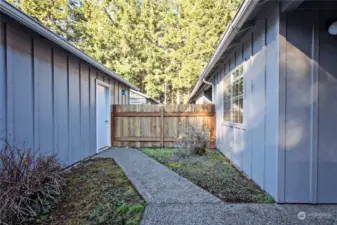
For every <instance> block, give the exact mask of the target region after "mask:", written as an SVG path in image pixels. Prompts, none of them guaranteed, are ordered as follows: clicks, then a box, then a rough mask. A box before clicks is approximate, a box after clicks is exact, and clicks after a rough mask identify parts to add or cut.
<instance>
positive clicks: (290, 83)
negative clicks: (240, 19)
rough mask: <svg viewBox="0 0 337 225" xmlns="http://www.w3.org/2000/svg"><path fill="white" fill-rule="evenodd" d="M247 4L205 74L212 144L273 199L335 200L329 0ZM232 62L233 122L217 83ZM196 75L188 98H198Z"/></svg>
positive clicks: (335, 81) (336, 14)
mask: <svg viewBox="0 0 337 225" xmlns="http://www.w3.org/2000/svg"><path fill="white" fill-rule="evenodd" d="M254 7H255V8H254V10H253V11H252V12H251V15H250V16H249V17H248V19H247V21H245V23H244V25H243V27H250V28H249V29H248V31H247V32H245V33H244V32H242V30H243V29H242V28H241V29H240V31H239V33H238V34H237V36H236V37H235V39H234V41H231V43H230V44H229V45H228V47H226V48H225V50H224V52H223V53H221V54H222V55H221V56H220V57H219V59H217V61H216V62H215V65H214V66H212V67H211V68H210V69H208V71H210V72H209V73H208V74H206V78H207V79H206V80H211V81H212V82H213V83H214V92H215V99H214V102H213V103H214V104H215V108H216V113H217V114H216V123H217V124H216V127H217V148H218V149H219V150H220V151H221V152H223V153H224V154H225V155H226V156H227V157H228V158H229V159H230V160H231V161H232V162H233V163H234V164H235V165H236V166H237V167H238V168H239V169H240V170H242V171H243V172H244V173H246V174H247V175H248V176H249V177H251V178H252V179H253V180H254V181H255V182H256V183H257V184H258V185H259V186H260V187H262V188H263V189H264V190H266V191H267V192H268V193H269V194H271V195H272V196H273V197H274V198H275V200H276V201H277V202H279V203H283V202H288V203H337V191H336V190H337V179H336V174H337V148H336V146H337V138H336V133H337V122H336V121H337V120H336V116H337V104H336V103H337V102H336V96H337V36H333V35H330V34H329V33H328V27H329V25H331V24H332V22H334V21H336V20H337V1H284V2H283V1H267V2H266V1H265V2H260V3H256V5H255V6H254ZM234 31H235V29H233V30H231V31H229V32H234ZM242 33H244V34H242ZM227 36H230V35H227ZM219 51H220V50H219V49H217V51H216V52H219ZM213 58H216V57H213ZM240 65H244V66H245V68H246V70H245V73H244V100H243V105H244V119H243V124H236V123H231V122H227V121H224V82H223V81H224V79H225V77H226V76H229V74H230V73H231V71H234V70H235V69H236V68H237V67H238V66H240ZM205 71H207V70H205ZM204 78H205V77H204ZM202 79H203V78H200V80H202ZM200 80H199V83H198V84H199V86H200V87H199V86H196V87H198V89H197V91H196V92H195V93H196V94H195V95H192V96H191V97H190V102H197V101H198V99H199V98H200V97H201V96H202V95H199V94H198V93H201V92H200V90H202V89H203V84H201V85H200V83H201V82H200Z"/></svg>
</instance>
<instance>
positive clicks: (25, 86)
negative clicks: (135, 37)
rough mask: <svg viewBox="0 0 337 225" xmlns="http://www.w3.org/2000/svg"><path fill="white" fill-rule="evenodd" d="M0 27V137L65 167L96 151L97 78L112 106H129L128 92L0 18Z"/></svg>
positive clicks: (62, 51)
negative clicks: (51, 156) (48, 155)
mask: <svg viewBox="0 0 337 225" xmlns="http://www.w3.org/2000/svg"><path fill="white" fill-rule="evenodd" d="M0 24H1V32H0V41H1V42H0V105H1V107H0V135H1V136H0V137H2V138H6V139H8V140H10V141H11V142H13V143H16V144H19V145H20V144H23V143H26V145H27V146H30V147H33V148H35V149H37V148H39V149H40V151H41V153H57V154H58V157H59V159H60V160H61V162H62V163H63V164H64V165H70V164H72V163H74V162H77V161H78V160H81V159H83V158H86V157H88V156H90V155H92V154H94V153H96V105H95V104H96V103H95V101H96V100H95V88H96V79H98V80H101V81H104V82H106V83H108V84H110V87H111V95H112V98H111V104H128V99H129V96H128V95H129V88H128V87H127V86H125V85H124V84H121V83H120V82H118V81H116V80H114V79H113V78H111V77H110V76H108V75H106V74H105V73H103V72H102V71H99V70H97V69H96V68H94V67H92V66H91V65H89V64H87V63H86V62H84V61H82V60H81V59H79V58H78V57H76V56H74V55H72V54H71V53H69V52H66V51H65V50H63V49H61V48H60V47H58V46H56V45H55V44H53V43H51V42H50V41H48V40H46V39H44V38H42V37H41V36H39V35H37V34H36V33H34V32H33V31H31V30H30V29H28V28H26V27H24V26H22V25H20V24H19V23H17V22H15V21H14V20H12V19H10V18H8V17H7V16H5V15H3V14H0ZM122 89H126V90H127V95H126V96H122V95H121V93H120V92H121V90H122ZM117 90H118V92H117ZM116 95H118V98H116V97H115V96H116Z"/></svg>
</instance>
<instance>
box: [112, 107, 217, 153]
mask: <svg viewBox="0 0 337 225" xmlns="http://www.w3.org/2000/svg"><path fill="white" fill-rule="evenodd" d="M112 108H113V110H112V113H111V121H112V123H111V131H112V132H111V143H112V145H113V146H118V147H173V146H174V143H175V142H177V141H179V140H181V138H182V137H184V135H185V133H186V132H187V128H188V126H190V125H192V126H197V127H203V126H206V127H207V128H208V129H209V131H210V138H209V145H208V147H210V148H214V147H215V135H216V133H215V130H216V129H215V111H214V105H187V104H185V105H184V104H181V105H165V106H161V105H113V107H112Z"/></svg>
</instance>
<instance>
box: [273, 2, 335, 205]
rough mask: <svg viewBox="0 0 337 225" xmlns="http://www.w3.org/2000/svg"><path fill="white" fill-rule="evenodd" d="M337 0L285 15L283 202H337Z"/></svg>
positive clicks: (282, 22)
mask: <svg viewBox="0 0 337 225" xmlns="http://www.w3.org/2000/svg"><path fill="white" fill-rule="evenodd" d="M336 15H337V3H336V1H322V2H318V1H307V2H304V3H303V4H302V5H300V7H299V8H298V9H297V10H296V11H294V12H291V13H283V14H281V18H280V27H281V29H280V40H282V42H281V43H280V49H281V52H280V56H281V57H282V58H281V60H280V99H281V101H280V134H281V135H280V137H281V138H280V161H283V162H284V164H283V165H282V167H280V172H281V173H280V175H279V184H280V202H306V203H336V202H337V191H336V190H337V179H336V174H337V149H336V146H337V139H336V130H337V120H336V115H337V102H336V96H337V64H336V62H337V39H336V36H333V35H329V33H328V31H327V29H328V26H329V25H330V24H331V23H332V22H333V21H335V20H336V19H337V17H336Z"/></svg>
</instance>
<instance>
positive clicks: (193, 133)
mask: <svg viewBox="0 0 337 225" xmlns="http://www.w3.org/2000/svg"><path fill="white" fill-rule="evenodd" d="M185 130H186V131H185V134H184V136H183V137H181V138H180V140H179V141H178V142H177V143H176V146H177V147H178V148H179V150H178V151H177V152H176V154H179V155H180V156H184V155H190V154H197V155H204V154H205V153H206V148H207V144H208V140H209V137H210V131H209V129H208V127H207V126H202V127H201V126H195V125H193V124H188V125H187V127H185Z"/></svg>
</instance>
